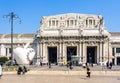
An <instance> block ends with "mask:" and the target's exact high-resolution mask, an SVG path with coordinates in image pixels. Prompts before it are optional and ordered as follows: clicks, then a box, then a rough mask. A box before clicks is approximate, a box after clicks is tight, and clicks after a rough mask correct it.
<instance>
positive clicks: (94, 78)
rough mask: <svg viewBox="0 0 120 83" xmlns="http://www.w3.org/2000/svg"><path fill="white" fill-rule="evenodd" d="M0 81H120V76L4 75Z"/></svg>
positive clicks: (28, 82) (98, 82)
mask: <svg viewBox="0 0 120 83" xmlns="http://www.w3.org/2000/svg"><path fill="white" fill-rule="evenodd" d="M0 83H120V77H119V76H92V77H91V78H86V76H81V75H73V76H71V75H4V76H3V77H2V78H1V79H0Z"/></svg>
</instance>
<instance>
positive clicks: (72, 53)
mask: <svg viewBox="0 0 120 83" xmlns="http://www.w3.org/2000/svg"><path fill="white" fill-rule="evenodd" d="M76 55H77V46H68V47H67V61H71V56H76Z"/></svg>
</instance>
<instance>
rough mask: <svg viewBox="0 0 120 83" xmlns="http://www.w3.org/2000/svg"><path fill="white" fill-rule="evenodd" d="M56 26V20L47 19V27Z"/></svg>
mask: <svg viewBox="0 0 120 83" xmlns="http://www.w3.org/2000/svg"><path fill="white" fill-rule="evenodd" d="M51 26H52V27H58V20H55V19H52V20H50V21H49V27H51Z"/></svg>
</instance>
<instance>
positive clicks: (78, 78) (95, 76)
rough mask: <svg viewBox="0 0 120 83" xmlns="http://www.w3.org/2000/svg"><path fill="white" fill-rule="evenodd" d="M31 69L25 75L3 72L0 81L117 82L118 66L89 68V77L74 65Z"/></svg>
mask: <svg viewBox="0 0 120 83" xmlns="http://www.w3.org/2000/svg"><path fill="white" fill-rule="evenodd" d="M30 68H31V70H30V71H28V72H27V73H26V74H25V75H17V72H16V71H13V72H3V77H2V78H1V79H0V83H9V82H10V83H107V82H108V83H113V82H114V83H119V82H120V66H113V68H112V69H107V68H106V67H102V66H94V67H90V68H91V73H92V74H91V78H86V69H85V68H83V67H81V66H74V67H73V69H72V70H68V69H67V68H66V66H58V65H52V67H51V68H49V67H48V66H47V65H44V66H42V67H41V66H35V65H33V66H30Z"/></svg>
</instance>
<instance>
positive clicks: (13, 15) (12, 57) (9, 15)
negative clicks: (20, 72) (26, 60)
mask: <svg viewBox="0 0 120 83" xmlns="http://www.w3.org/2000/svg"><path fill="white" fill-rule="evenodd" d="M4 18H8V19H9V21H10V22H11V23H10V24H11V65H14V56H13V21H14V20H16V19H18V18H19V17H18V16H17V15H16V14H14V13H13V12H11V13H9V14H8V15H5V16H4ZM19 19H20V18H19ZM20 22H21V20H20Z"/></svg>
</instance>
